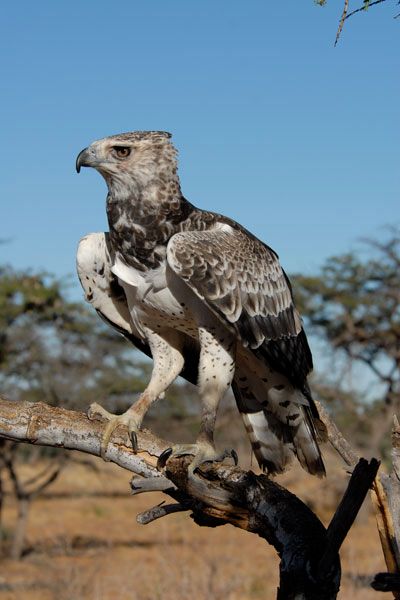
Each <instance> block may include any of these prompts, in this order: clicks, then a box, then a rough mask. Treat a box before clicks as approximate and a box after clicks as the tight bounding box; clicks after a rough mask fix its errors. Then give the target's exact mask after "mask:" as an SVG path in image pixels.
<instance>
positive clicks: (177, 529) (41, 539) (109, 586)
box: [0, 458, 387, 600]
mask: <svg viewBox="0 0 400 600" xmlns="http://www.w3.org/2000/svg"><path fill="white" fill-rule="evenodd" d="M328 462H329V477H328V479H327V480H326V481H320V480H318V479H315V478H312V477H309V476H307V475H305V474H304V475H303V474H302V473H301V472H300V471H299V470H297V469H294V470H292V471H290V472H289V473H288V474H287V475H286V476H285V477H284V478H283V483H284V484H285V485H288V486H289V487H290V489H291V490H293V491H295V492H296V493H298V494H299V495H300V496H301V497H302V498H303V499H304V500H306V501H307V502H308V503H309V504H310V505H311V506H312V507H313V508H314V509H315V510H316V511H317V512H318V514H319V516H320V517H321V518H322V519H323V520H324V522H328V521H329V519H330V517H331V515H332V511H333V509H334V505H336V503H337V500H338V498H339V497H340V494H341V491H342V490H343V488H344V486H345V482H346V476H345V474H344V473H343V471H342V470H341V469H340V468H339V466H338V465H337V463H336V462H335V460H334V459H333V458H330V459H329V461H328ZM98 463H99V466H100V469H99V473H98V474H95V473H93V472H91V471H89V470H88V469H86V468H84V467H81V466H78V465H73V466H71V467H68V468H67V469H66V470H65V471H64V472H63V474H62V476H61V477H60V479H59V481H57V482H56V483H55V484H54V485H53V487H52V488H51V489H50V490H49V495H48V496H45V497H42V498H39V499H37V500H36V502H35V503H34V504H33V506H32V510H31V514H30V519H29V528H28V536H27V548H28V549H29V551H28V553H27V554H26V555H25V557H24V558H23V560H22V561H20V562H16V561H11V560H4V561H3V562H2V565H1V571H0V600H22V599H25V598H27V597H29V599H30V600H39V599H40V600H56V599H57V600H78V599H82V600H111V599H114V598H116V597H117V598H119V599H121V600H125V599H126V600H158V599H160V600H161V599H162V600H222V599H224V600H239V599H240V600H257V599H261V598H262V599H263V600H267V599H268V600H269V599H271V600H272V599H273V598H275V594H276V587H277V581H278V558H277V556H276V555H275V552H274V550H273V549H272V548H271V547H269V546H268V545H266V543H265V542H264V541H263V540H261V539H259V538H257V537H256V536H254V535H250V534H248V533H246V532H243V531H240V530H238V529H235V528H233V527H231V526H229V525H227V526H224V527H219V528H217V529H208V528H200V527H198V526H196V525H195V524H194V523H192V521H191V520H190V518H189V516H188V514H186V513H184V514H177V515H173V516H170V517H168V518H165V519H162V520H161V521H159V522H155V523H152V524H150V525H148V526H140V525H137V524H136V521H135V515H136V513H138V512H140V511H142V510H144V509H145V508H147V507H149V506H151V505H152V504H156V503H158V502H159V501H160V500H161V499H162V498H161V496H159V495H157V494H152V495H150V494H148V495H147V496H139V497H137V498H132V497H131V496H130V495H129V479H130V475H129V473H127V472H124V471H122V470H121V469H119V468H117V467H114V466H112V465H109V464H104V463H100V461H98ZM87 492H90V494H93V495H89V496H85V495H80V496H79V495H77V496H76V495H75V494H86V493H87ZM115 492H116V493H117V494H118V495H117V496H116V497H111V496H110V494H111V493H115ZM66 493H67V494H68V497H66V496H64V495H63V494H66ZM71 494H72V495H71ZM14 519H15V507H14V506H12V504H11V497H10V496H7V502H6V509H5V522H6V524H7V526H8V527H12V526H13V522H14ZM341 556H342V565H343V579H342V590H341V593H340V595H339V597H340V598H341V599H342V600H345V599H346V600H347V599H349V600H350V598H351V600H361V599H362V600H369V599H372V598H374V599H377V598H379V597H380V596H381V597H386V598H387V595H383V594H377V593H376V592H373V591H372V590H370V589H368V587H366V581H367V580H368V578H369V579H370V578H371V577H372V576H373V575H374V574H375V573H376V572H378V571H381V570H385V568H384V563H383V559H382V554H381V550H380V545H379V540H378V535H377V532H376V527H375V523H374V519H373V517H372V515H371V514H370V510H369V508H368V507H366V508H364V509H363V511H362V513H361V514H360V516H359V518H358V520H357V522H356V524H355V526H354V528H353V530H352V531H351V534H350V536H349V537H348V539H347V540H346V543H345V545H344V547H343V550H342V553H341Z"/></svg>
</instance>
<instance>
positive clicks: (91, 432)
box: [0, 399, 379, 600]
mask: <svg viewBox="0 0 400 600" xmlns="http://www.w3.org/2000/svg"><path fill="white" fill-rule="evenodd" d="M103 428H104V423H103V422H101V421H93V420H89V419H88V417H87V416H86V415H85V414H83V413H79V412H74V411H68V410H64V409H61V408H54V407H51V406H48V405H46V404H43V403H37V404H31V403H27V402H24V403H15V402H9V401H7V400H2V399H0V438H4V439H8V440H13V441H18V442H27V443H31V444H39V445H44V446H54V447H62V448H65V449H68V450H79V451H81V452H86V453H88V454H93V455H95V456H100V442H101V438H102V433H103ZM138 444H139V449H140V450H139V452H138V453H137V454H134V453H133V450H132V447H131V444H130V441H129V438H128V434H127V430H126V428H125V427H124V426H121V427H119V428H118V429H117V430H116V431H115V433H114V435H113V438H112V440H111V443H110V445H109V449H108V453H107V459H108V460H110V461H111V462H114V463H116V464H118V465H119V466H121V467H123V468H124V469H127V470H129V471H132V472H133V473H135V474H136V475H139V476H140V477H139V478H138V477H135V478H134V480H133V483H132V490H133V493H141V492H146V491H154V490H159V491H163V492H164V493H165V494H167V495H168V496H170V497H172V498H173V499H174V500H175V501H177V504H172V505H171V504H167V505H158V506H157V507H154V508H153V509H150V510H148V511H146V512H145V513H142V515H140V516H139V521H140V522H142V523H148V522H151V521H153V520H155V519H156V518H161V517H163V516H165V515H167V514H170V513H172V512H177V511H182V510H189V511H191V513H192V518H193V519H194V521H195V522H196V523H197V524H199V525H202V526H208V527H216V526H219V525H223V524H226V523H230V524H232V525H234V526H236V527H240V528H242V529H245V530H246V531H249V532H251V533H256V534H257V535H259V536H261V537H263V538H264V539H265V540H266V541H267V542H268V543H269V544H272V545H273V546H274V548H275V549H276V551H277V552H278V554H279V556H280V559H281V563H280V587H279V590H278V599H279V600H292V599H294V598H298V597H302V598H304V599H305V600H316V599H318V600H331V599H334V598H336V596H337V592H338V589H339V583H340V562H339V556H338V551H339V548H340V546H341V543H342V541H343V539H344V537H345V536H346V534H347V532H348V530H349V528H350V527H351V525H352V522H353V520H354V518H355V515H356V514H357V511H358V509H359V507H360V506H361V503H362V501H363V499H364V497H365V494H366V493H367V490H368V488H369V487H370V485H371V484H372V482H373V480H374V478H375V475H376V472H377V468H378V465H379V463H378V462H377V461H375V460H373V461H371V463H369V464H368V463H367V462H366V461H365V460H363V459H361V461H360V464H359V465H358V466H357V467H356V468H355V470H354V473H353V475H352V478H351V480H350V482H352V483H350V488H349V491H348V493H347V494H346V496H345V497H344V499H343V501H342V503H341V505H340V507H339V509H338V511H337V513H336V516H335V518H334V519H333V520H332V523H331V525H330V526H329V528H328V533H327V530H326V529H325V528H324V526H323V525H322V523H321V522H320V521H319V519H318V518H317V517H316V515H315V514H314V513H313V512H312V511H311V510H310V509H309V508H308V507H307V506H306V505H305V504H304V503H303V502H301V501H300V500H299V499H298V498H297V497H296V496H294V495H293V494H292V493H291V492H289V491H288V490H286V489H285V488H283V487H281V486H280V485H278V484H277V483H275V482H274V481H272V480H271V479H269V478H268V477H267V476H266V475H255V474H254V473H252V472H251V471H248V472H245V471H242V470H241V469H239V468H237V467H233V466H227V465H223V464H212V465H205V466H202V468H201V470H200V471H199V473H198V474H197V475H196V476H195V477H191V478H188V472H187V466H188V464H189V462H190V457H181V458H173V459H170V460H168V461H167V462H166V465H165V468H164V473H163V474H161V473H160V472H159V471H158V470H157V468H156V465H157V461H158V459H159V457H160V456H161V455H162V453H163V452H164V450H165V449H166V448H167V447H168V444H167V443H166V442H165V441H163V440H161V439H159V438H157V437H156V436H154V435H153V434H152V433H151V432H150V431H147V430H143V431H141V432H140V434H139V435H138ZM164 462H165V459H164ZM163 466H164V465H163Z"/></svg>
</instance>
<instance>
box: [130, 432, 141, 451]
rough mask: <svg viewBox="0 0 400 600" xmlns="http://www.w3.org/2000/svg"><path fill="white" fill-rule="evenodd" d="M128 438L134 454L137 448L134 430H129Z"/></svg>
mask: <svg viewBox="0 0 400 600" xmlns="http://www.w3.org/2000/svg"><path fill="white" fill-rule="evenodd" d="M129 438H130V440H131V444H132V449H133V451H134V453H135V454H136V452H137V451H138V449H139V446H138V441H137V434H136V431H131V432H130V434H129Z"/></svg>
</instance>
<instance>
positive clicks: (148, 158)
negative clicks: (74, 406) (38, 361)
mask: <svg viewBox="0 0 400 600" xmlns="http://www.w3.org/2000/svg"><path fill="white" fill-rule="evenodd" d="M82 167H92V168H94V169H96V170H97V171H98V172H99V173H100V174H101V175H102V176H103V178H104V179H105V181H106V184H107V188H108V194H107V201H106V210H107V217H108V224H109V231H108V232H106V233H91V234H89V235H87V236H85V237H84V238H83V239H82V240H81V241H80V242H79V246H78V252H77V271H78V275H79V279H80V282H81V284H82V287H83V290H84V294H85V298H86V300H87V301H88V302H89V303H90V304H91V305H92V306H93V307H94V308H95V310H96V311H97V313H98V314H99V315H100V317H102V319H104V320H105V321H106V322H107V323H108V324H109V325H110V326H112V327H113V328H114V329H116V330H117V331H119V332H120V333H122V334H123V335H124V336H125V337H126V338H127V339H128V340H130V341H131V342H132V343H133V344H134V345H135V346H136V347H137V348H138V349H139V350H141V351H142V352H143V353H144V354H147V355H148V356H149V357H151V358H152V359H153V369H152V374H151V378H150V381H149V384H148V385H147V387H146V389H145V390H144V391H143V393H142V394H141V395H140V397H139V398H138V400H137V401H136V402H135V403H134V404H133V405H132V406H131V407H130V408H129V409H128V410H127V411H126V412H125V413H123V414H122V415H113V414H111V413H109V412H108V411H106V410H105V409H104V408H103V407H101V406H99V405H98V404H94V405H91V406H90V409H89V416H93V415H95V414H97V413H100V414H102V415H103V416H104V417H105V418H106V419H107V421H108V423H107V425H106V428H105V432H104V435H103V439H102V442H101V454H102V456H103V457H106V454H107V448H108V444H109V442H110V439H111V436H112V433H113V431H114V429H115V428H116V427H118V425H120V424H124V425H125V426H127V428H128V430H129V433H130V434H131V439H132V442H133V445H134V448H135V449H136V450H137V437H136V432H137V431H138V430H139V429H140V427H141V425H142V421H143V418H144V416H145V415H146V413H147V411H148V409H149V407H150V406H151V405H152V404H153V403H154V402H155V401H156V400H157V399H158V398H160V397H161V398H162V397H163V395H164V393H165V391H166V390H167V388H168V387H169V386H170V385H171V384H172V383H173V382H174V381H175V379H176V378H177V377H178V376H179V375H181V376H183V377H184V378H185V379H187V380H188V381H190V382H192V383H193V384H195V385H196V386H197V389H198V394H199V397H200V400H201V406H202V412H201V424H200V429H199V433H198V436H197V439H196V441H195V443H194V444H177V445H176V446H174V447H173V448H172V449H171V452H172V455H174V456H180V455H184V454H190V455H192V456H193V459H192V461H191V463H190V465H189V474H190V475H193V473H194V471H195V470H196V469H197V468H198V467H199V466H201V465H202V464H203V463H204V462H208V461H219V460H222V458H224V457H225V456H226V455H227V451H222V452H218V450H217V449H216V447H215V443H214V428H215V422H216V416H217V409H218V405H219V403H220V401H221V399H222V397H223V396H224V394H225V393H226V392H227V390H228V389H229V388H230V387H232V390H233V394H234V397H235V399H236V403H237V407H238V410H239V412H240V414H241V415H242V418H243V421H244V426H245V429H246V431H247V434H248V436H249V438H250V442H251V445H252V449H253V451H254V454H255V456H256V458H257V461H258V464H259V466H260V468H261V469H262V470H264V471H265V472H267V473H268V474H271V475H273V474H277V473H281V472H283V471H284V470H285V467H286V466H287V465H288V463H289V462H290V460H291V458H292V457H293V456H296V457H297V459H298V460H299V462H300V464H301V465H302V467H303V468H304V469H305V470H306V471H308V472H309V473H311V474H314V475H317V476H320V477H321V476H323V475H324V474H325V468H324V463H323V460H322V457H321V452H320V448H319V442H320V441H322V440H323V439H324V437H325V433H326V432H325V431H324V426H323V424H322V422H321V420H320V417H319V414H318V410H317V408H316V405H315V403H314V401H313V398H312V395H311V392H310V388H309V385H308V382H307V376H308V375H309V373H310V372H311V370H312V356H311V352H310V348H309V345H308V342H307V338H306V334H305V332H304V329H303V326H302V321H301V318H300V316H299V313H298V311H297V309H296V307H295V305H294V301H293V294H292V289H291V284H290V282H289V279H288V277H287V275H286V273H285V272H284V271H283V269H282V267H281V265H280V263H279V259H278V255H277V254H276V253H275V252H274V250H272V249H271V248H270V247H269V246H267V245H266V244H264V243H263V242H262V241H260V240H259V239H257V238H256V237H255V236H254V235H253V234H252V233H250V232H249V231H247V230H246V229H245V228H244V227H242V226H241V225H239V224H238V223H237V222H235V221H234V220H232V219H230V218H228V217H225V216H223V215H220V214H218V213H214V212H210V211H206V210H201V209H199V208H197V207H196V206H194V205H193V204H191V203H190V202H189V201H188V200H186V198H185V197H184V196H183V194H182V192H181V186H180V181H179V177H178V171H177V151H176V149H175V147H174V146H173V144H172V142H171V134H169V133H167V132H163V131H134V132H129V133H122V134H118V135H112V136H110V137H106V138H103V139H100V140H97V141H94V142H93V143H92V144H91V145H90V146H88V147H87V148H85V149H84V150H82V151H81V152H80V153H79V155H78V157H77V159H76V170H77V172H78V173H79V172H80V170H81V168H82Z"/></svg>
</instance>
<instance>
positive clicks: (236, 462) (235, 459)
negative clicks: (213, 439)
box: [231, 448, 239, 467]
mask: <svg viewBox="0 0 400 600" xmlns="http://www.w3.org/2000/svg"><path fill="white" fill-rule="evenodd" d="M231 456H232V458H233V462H234V463H235V467H237V466H238V463H239V458H238V455H237V452H236V450H234V449H233V448H232V450H231Z"/></svg>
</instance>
